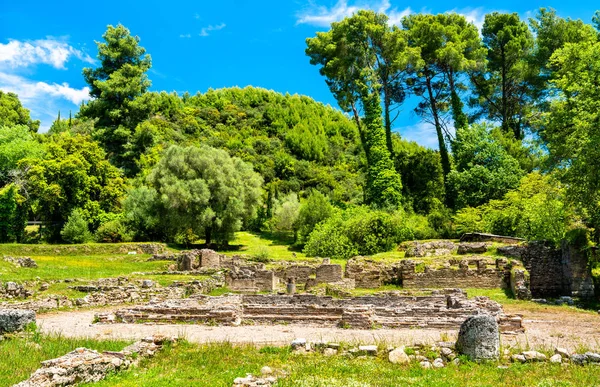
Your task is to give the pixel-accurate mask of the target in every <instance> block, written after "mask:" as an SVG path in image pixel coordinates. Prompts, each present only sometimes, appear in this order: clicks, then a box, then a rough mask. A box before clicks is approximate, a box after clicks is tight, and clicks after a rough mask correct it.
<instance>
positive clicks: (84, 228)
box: [60, 208, 92, 243]
mask: <svg viewBox="0 0 600 387" xmlns="http://www.w3.org/2000/svg"><path fill="white" fill-rule="evenodd" d="M60 235H61V236H62V237H63V239H64V240H65V241H66V242H69V243H85V242H89V241H90V240H91V239H92V234H91V233H90V230H89V229H88V222H87V221H86V220H85V218H84V216H83V213H82V211H81V210H80V209H78V208H76V209H74V210H73V211H72V212H71V215H69V219H68V220H67V223H65V226H64V227H63V229H62V231H61V232H60Z"/></svg>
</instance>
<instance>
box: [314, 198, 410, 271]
mask: <svg viewBox="0 0 600 387" xmlns="http://www.w3.org/2000/svg"><path fill="white" fill-rule="evenodd" d="M412 238H413V234H412V232H411V230H410V229H409V228H408V227H407V226H406V217H405V215H404V213H402V212H400V211H398V212H395V213H388V212H385V211H375V210H371V209H369V208H368V207H353V208H350V209H347V210H345V211H338V212H336V213H335V214H334V215H333V216H331V217H330V218H329V219H327V220H326V221H325V222H322V223H320V224H318V225H317V226H316V228H315V230H314V231H313V232H312V233H311V234H310V236H309V239H308V242H307V243H306V246H305V249H304V252H305V253H306V254H307V255H309V256H322V257H331V258H344V259H345V258H351V257H352V256H355V255H371V254H376V253H380V252H382V251H388V250H391V249H392V248H394V247H395V246H396V245H397V244H398V243H400V242H402V241H404V240H408V239H412Z"/></svg>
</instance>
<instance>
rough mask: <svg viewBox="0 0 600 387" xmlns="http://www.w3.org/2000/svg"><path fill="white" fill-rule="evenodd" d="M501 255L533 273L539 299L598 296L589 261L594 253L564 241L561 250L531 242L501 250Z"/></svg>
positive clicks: (531, 277) (532, 284)
mask: <svg viewBox="0 0 600 387" xmlns="http://www.w3.org/2000/svg"><path fill="white" fill-rule="evenodd" d="M498 253H499V254H502V255H505V256H507V257H511V258H516V259H519V260H521V261H522V262H523V265H524V266H525V269H527V271H528V274H529V288H530V290H531V295H532V296H533V297H535V298H539V297H560V296H572V297H580V298H592V297H594V283H593V280H592V273H591V271H590V268H589V265H588V262H589V256H588V254H597V253H596V252H594V251H593V250H583V249H581V248H577V247H575V246H572V245H569V244H568V243H566V242H563V243H562V244H561V245H560V246H559V247H555V246H553V245H551V244H547V243H544V242H528V243H525V244H521V245H515V246H502V247H498Z"/></svg>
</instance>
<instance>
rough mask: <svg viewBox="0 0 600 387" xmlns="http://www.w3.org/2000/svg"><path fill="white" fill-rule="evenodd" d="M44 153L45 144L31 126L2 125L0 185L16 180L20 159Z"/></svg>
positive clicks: (0, 130)
mask: <svg viewBox="0 0 600 387" xmlns="http://www.w3.org/2000/svg"><path fill="white" fill-rule="evenodd" d="M43 154H44V146H43V145H42V144H41V143H40V142H39V141H37V140H36V139H35V137H34V135H33V134H32V133H31V130H30V129H29V127H27V126H25V125H15V126H0V186H3V185H5V184H8V183H9V182H11V181H12V180H14V173H15V172H16V170H17V169H18V164H19V161H20V160H22V159H24V158H28V157H42V156H43ZM11 175H12V176H11Z"/></svg>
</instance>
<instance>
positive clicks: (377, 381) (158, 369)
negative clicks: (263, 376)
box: [88, 342, 600, 387]
mask: <svg viewBox="0 0 600 387" xmlns="http://www.w3.org/2000/svg"><path fill="white" fill-rule="evenodd" d="M263 366H269V367H271V368H272V369H273V370H275V371H284V372H285V373H286V374H287V375H288V376H287V377H285V378H282V379H280V380H279V381H278V383H277V386H278V387H291V386H296V387H305V386H306V387H308V386H310V387H342V386H343V387H352V386H354V387H363V386H373V387H395V386H405V385H408V386H422V387H449V386H466V387H469V386H473V387H475V386H477V387H488V386H489V387H492V386H494V387H495V386H503V387H513V386H514V387H517V386H518V387H524V386H539V387H550V386H594V385H598V381H599V380H600V367H593V366H588V367H578V366H570V367H567V368H565V367H561V366H560V365H554V364H548V363H545V364H510V365H508V368H507V369H502V368H498V364H496V363H489V364H474V363H466V364H463V365H461V366H458V367H456V366H453V365H449V366H447V367H446V368H443V369H432V370H424V369H422V368H421V367H420V366H419V365H418V364H414V363H413V364H411V365H409V366H400V365H394V364H391V363H389V362H388V361H387V359H385V355H383V354H382V355H381V356H380V357H369V358H350V357H345V356H332V357H325V356H322V355H315V354H310V355H295V354H293V353H290V351H289V350H288V349H287V348H281V349H280V348H272V347H266V348H262V349H260V350H259V349H256V348H254V347H252V346H235V347H234V346H232V345H230V344H227V343H217V344H209V345H194V344H189V343H185V342H183V343H179V344H177V345H176V346H174V347H168V348H165V350H164V351H163V352H161V353H159V354H158V355H157V356H156V357H155V358H154V359H151V360H144V361H142V363H141V364H140V366H139V368H134V369H131V370H128V371H125V372H123V373H120V374H116V375H112V376H110V377H109V378H108V379H106V380H104V381H101V382H99V383H94V384H93V386H98V387H108V386H122V387H134V386H136V387H137V386H172V387H175V386H186V387H187V386H210V387H230V386H231V385H232V383H233V380H234V379H235V378H236V377H240V376H245V375H246V374H247V373H252V374H254V375H257V374H259V373H260V369H261V368H262V367H263ZM88 386H92V384H89V385H88Z"/></svg>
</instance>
